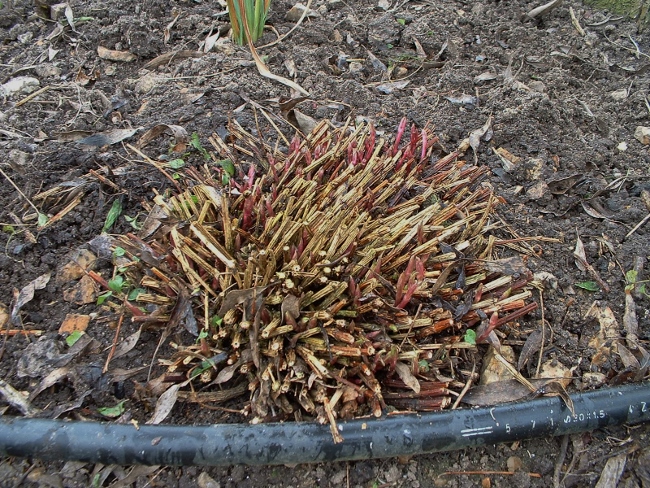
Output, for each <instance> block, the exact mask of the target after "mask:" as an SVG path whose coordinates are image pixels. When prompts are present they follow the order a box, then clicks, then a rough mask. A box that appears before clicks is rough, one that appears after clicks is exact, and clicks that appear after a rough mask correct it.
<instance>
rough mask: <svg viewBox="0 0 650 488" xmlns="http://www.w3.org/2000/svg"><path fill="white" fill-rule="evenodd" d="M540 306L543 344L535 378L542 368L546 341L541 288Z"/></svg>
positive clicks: (540, 348) (540, 347)
mask: <svg viewBox="0 0 650 488" xmlns="http://www.w3.org/2000/svg"><path fill="white" fill-rule="evenodd" d="M539 308H540V309H541V311H542V344H541V345H540V346H539V357H538V358H537V369H536V370H535V378H539V372H540V370H541V369H542V356H543V355H544V341H546V319H545V318H544V293H543V292H542V290H539Z"/></svg>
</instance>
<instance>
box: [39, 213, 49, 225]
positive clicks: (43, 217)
mask: <svg viewBox="0 0 650 488" xmlns="http://www.w3.org/2000/svg"><path fill="white" fill-rule="evenodd" d="M48 220H49V219H48V218H47V215H45V214H44V213H40V212H39V213H38V226H39V227H44V226H45V224H47V221H48Z"/></svg>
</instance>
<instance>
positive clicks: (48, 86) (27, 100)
mask: <svg viewBox="0 0 650 488" xmlns="http://www.w3.org/2000/svg"><path fill="white" fill-rule="evenodd" d="M50 88H52V87H51V86H50V85H47V86H44V87H43V88H41V89H40V90H36V91H35V92H34V93H30V94H29V95H27V96H26V97H25V98H23V99H22V100H20V101H19V102H16V105H14V107H20V106H21V105H24V104H26V103H27V102H29V101H30V100H31V99H33V98H36V97H37V96H39V95H40V94H41V93H45V92H46V91H48V90H49V89H50Z"/></svg>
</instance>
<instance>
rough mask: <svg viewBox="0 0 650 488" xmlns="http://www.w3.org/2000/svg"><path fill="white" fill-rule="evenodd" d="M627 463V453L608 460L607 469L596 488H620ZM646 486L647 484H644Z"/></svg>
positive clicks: (601, 474)
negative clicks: (620, 481) (612, 487)
mask: <svg viewBox="0 0 650 488" xmlns="http://www.w3.org/2000/svg"><path fill="white" fill-rule="evenodd" d="M626 461H627V452H623V453H621V454H619V455H618V456H614V457H612V458H609V459H608V460H607V463H606V464H605V467H604V468H603V470H602V472H601V473H600V478H599V479H598V482H597V483H596V488H607V487H609V486H619V483H618V482H619V480H620V479H621V475H622V474H623V471H624V470H625V463H626ZM644 485H645V483H644Z"/></svg>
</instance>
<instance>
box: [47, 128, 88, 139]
mask: <svg viewBox="0 0 650 488" xmlns="http://www.w3.org/2000/svg"><path fill="white" fill-rule="evenodd" d="M90 135H92V132H90V131H87V130H71V131H68V132H56V133H54V134H52V136H53V137H54V139H55V140H56V142H75V141H79V140H81V139H83V138H85V137H88V136H90Z"/></svg>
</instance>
